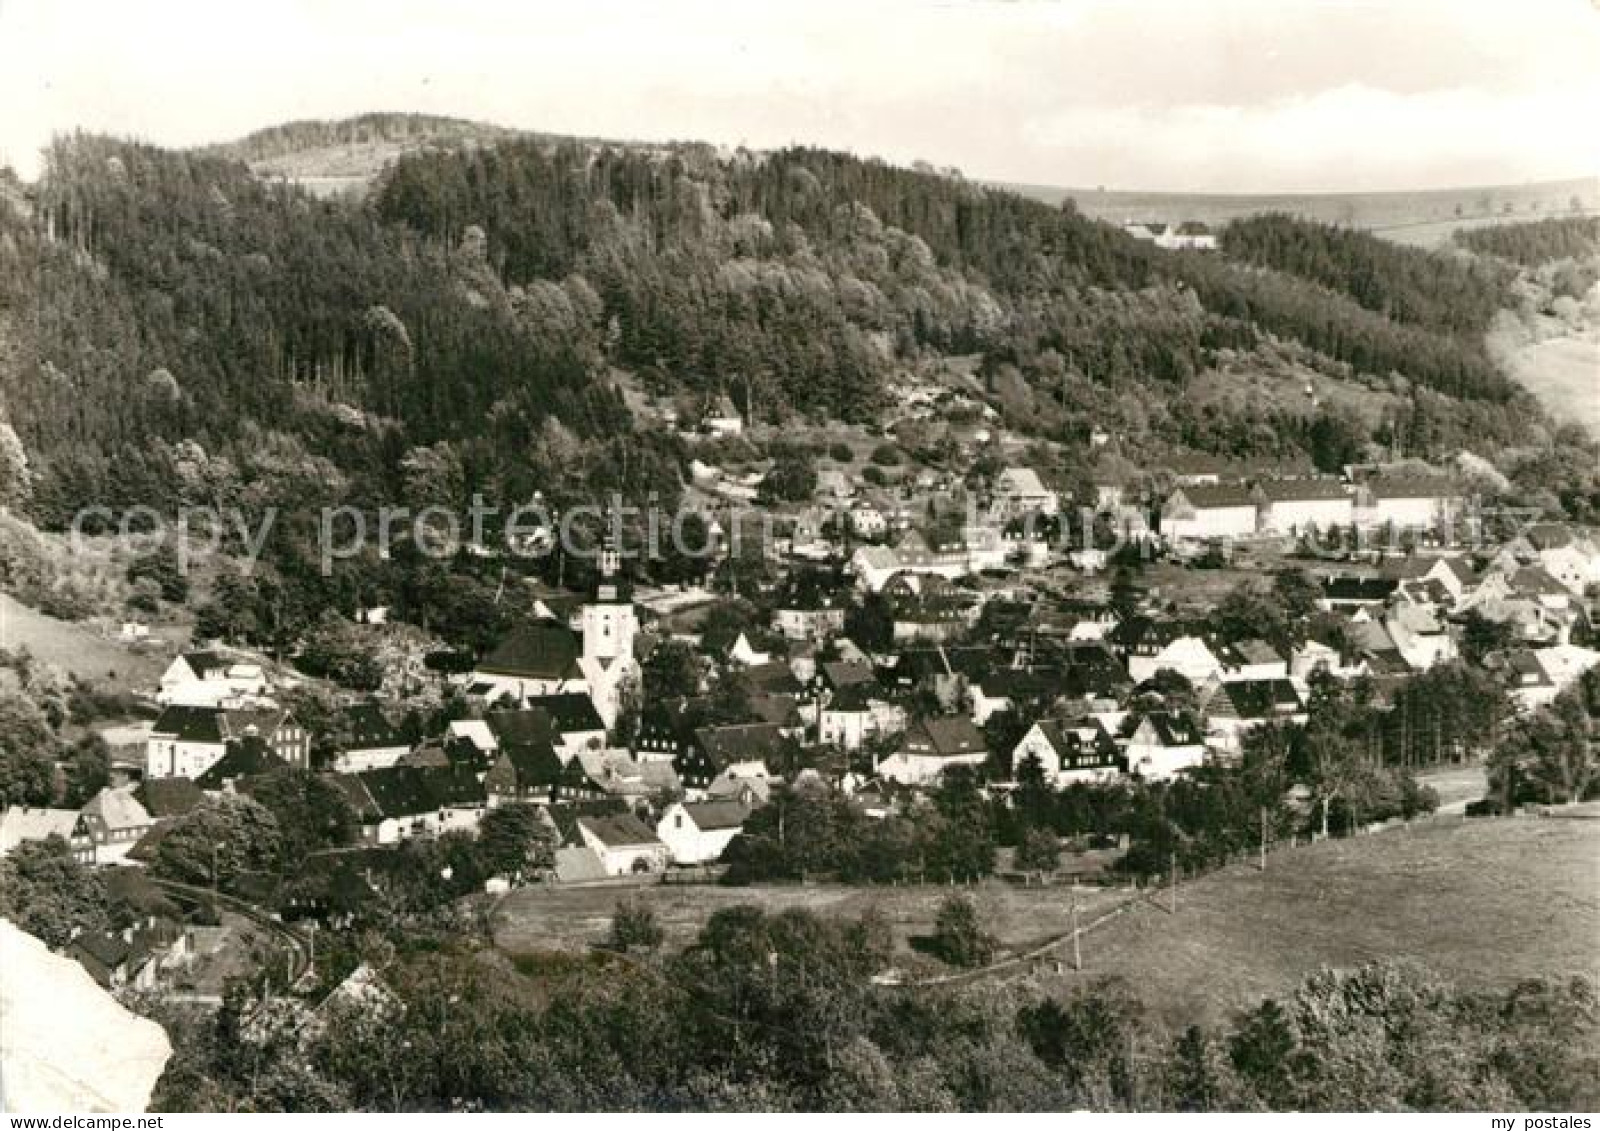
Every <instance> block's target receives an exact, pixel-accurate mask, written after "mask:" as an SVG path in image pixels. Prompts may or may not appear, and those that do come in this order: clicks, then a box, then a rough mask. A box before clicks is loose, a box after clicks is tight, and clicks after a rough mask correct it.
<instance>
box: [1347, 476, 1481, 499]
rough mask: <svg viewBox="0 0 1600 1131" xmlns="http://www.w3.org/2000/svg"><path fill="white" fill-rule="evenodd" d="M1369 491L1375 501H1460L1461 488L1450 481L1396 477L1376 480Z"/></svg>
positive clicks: (1368, 488)
mask: <svg viewBox="0 0 1600 1131" xmlns="http://www.w3.org/2000/svg"><path fill="white" fill-rule="evenodd" d="M1367 490H1368V491H1370V492H1371V493H1372V497H1373V498H1375V499H1459V498H1460V497H1461V488H1460V487H1459V486H1458V485H1457V484H1455V483H1454V482H1452V481H1451V480H1449V479H1440V478H1427V477H1398V476H1397V477H1395V478H1393V479H1374V480H1372V481H1371V482H1369V483H1368V484H1367Z"/></svg>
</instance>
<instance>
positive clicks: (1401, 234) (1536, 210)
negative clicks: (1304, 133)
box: [1003, 177, 1600, 246]
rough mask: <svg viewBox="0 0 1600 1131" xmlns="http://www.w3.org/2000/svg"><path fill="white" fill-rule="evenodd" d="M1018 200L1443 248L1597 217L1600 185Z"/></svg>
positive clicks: (1078, 194)
mask: <svg viewBox="0 0 1600 1131" xmlns="http://www.w3.org/2000/svg"><path fill="white" fill-rule="evenodd" d="M1003 187H1005V188H1009V189H1011V190H1012V191H1014V192H1019V193H1022V194H1023V195H1025V196H1030V197H1032V198H1034V199H1035V200H1042V201H1044V202H1045V203H1046V204H1060V203H1061V202H1062V201H1063V200H1066V199H1069V198H1070V199H1071V200H1072V202H1073V203H1074V204H1076V205H1077V207H1078V210H1079V211H1080V212H1082V213H1083V214H1084V215H1085V216H1089V217H1092V218H1094V219H1097V220H1106V221H1109V222H1111V223H1115V224H1120V223H1122V222H1124V221H1126V220H1201V221H1204V222H1205V223H1208V224H1223V223H1226V222H1227V221H1229V220H1233V219H1237V218H1238V217H1241V216H1251V215H1256V214H1258V213H1263V212H1284V213H1288V214H1289V215H1291V216H1299V217H1303V218H1304V219H1308V220H1318V221H1321V222H1322V223H1325V224H1341V225H1344V226H1347V227H1355V228H1365V229H1367V230H1369V231H1373V232H1376V233H1378V234H1380V235H1384V236H1387V237H1389V238H1390V239H1394V240H1398V241H1400V242H1402V243H1415V244H1421V245H1430V246H1431V245H1434V244H1440V243H1443V242H1444V241H1445V240H1447V239H1448V238H1449V236H1450V233H1451V231H1453V230H1454V229H1456V228H1458V227H1467V228H1471V227H1477V226H1481V225H1485V224H1495V223H1501V222H1503V221H1506V220H1518V221H1520V220H1534V219H1540V218H1542V217H1546V216H1561V215H1571V214H1572V213H1573V212H1574V211H1584V212H1596V211H1600V177H1583V178H1579V179H1577V180H1570V181H1542V182H1539V183H1535V184H1526V185H1490V186H1483V187H1475V188H1459V189H1437V190H1431V191H1422V192H1365V193H1284V194H1261V195H1254V194H1252V195H1237V196H1235V195H1223V194H1207V193H1178V192H1118V191H1115V190H1107V189H1084V188H1056V187H1051V186H1047V185H1015V184H1012V185H1004V186H1003Z"/></svg>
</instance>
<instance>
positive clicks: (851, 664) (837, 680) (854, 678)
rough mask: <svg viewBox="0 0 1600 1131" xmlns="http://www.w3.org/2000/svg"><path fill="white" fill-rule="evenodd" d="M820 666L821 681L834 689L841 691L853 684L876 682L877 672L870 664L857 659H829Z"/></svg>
mask: <svg viewBox="0 0 1600 1131" xmlns="http://www.w3.org/2000/svg"><path fill="white" fill-rule="evenodd" d="M821 667H822V681H823V682H824V683H826V684H827V685H828V686H829V687H831V688H833V689H834V690H835V691H841V690H843V689H844V688H846V687H849V686H851V685H853V684H875V683H877V682H878V676H877V673H876V672H874V671H873V670H872V665H870V664H863V663H860V662H859V661H849V660H830V661H829V662H828V663H826V664H823V665H821Z"/></svg>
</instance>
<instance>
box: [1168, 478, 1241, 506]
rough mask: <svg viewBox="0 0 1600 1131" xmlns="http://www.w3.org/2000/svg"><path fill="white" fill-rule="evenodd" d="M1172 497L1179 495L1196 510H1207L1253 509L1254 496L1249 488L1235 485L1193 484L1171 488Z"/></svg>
mask: <svg viewBox="0 0 1600 1131" xmlns="http://www.w3.org/2000/svg"><path fill="white" fill-rule="evenodd" d="M1172 493H1173V494H1174V495H1179V494H1181V495H1182V496H1183V497H1184V499H1185V501H1187V502H1188V504H1189V505H1190V506H1192V507H1194V508H1195V509H1196V510H1209V509H1213V508H1217V507H1253V506H1255V503H1256V500H1255V496H1254V495H1252V494H1251V493H1250V488H1248V487H1243V486H1240V485H1239V484H1236V483H1218V484H1195V485H1193V486H1183V487H1175V488H1173V491H1172Z"/></svg>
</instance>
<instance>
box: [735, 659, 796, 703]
mask: <svg viewBox="0 0 1600 1131" xmlns="http://www.w3.org/2000/svg"><path fill="white" fill-rule="evenodd" d="M742 674H743V675H744V678H745V682H747V683H748V684H749V685H750V686H751V687H752V688H754V689H756V690H757V691H766V692H769V693H774V694H785V695H792V694H794V693H795V692H797V691H799V690H800V681H799V680H797V679H795V677H794V672H793V670H792V669H790V667H789V665H788V664H786V663H784V662H783V661H782V660H773V661H771V662H769V663H765V664H753V665H751V666H750V667H748V668H745V669H744V672H743V673H742Z"/></svg>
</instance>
